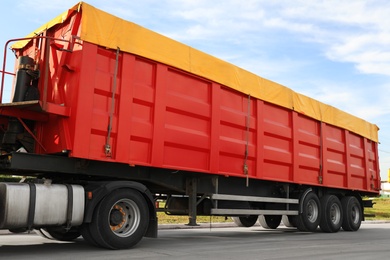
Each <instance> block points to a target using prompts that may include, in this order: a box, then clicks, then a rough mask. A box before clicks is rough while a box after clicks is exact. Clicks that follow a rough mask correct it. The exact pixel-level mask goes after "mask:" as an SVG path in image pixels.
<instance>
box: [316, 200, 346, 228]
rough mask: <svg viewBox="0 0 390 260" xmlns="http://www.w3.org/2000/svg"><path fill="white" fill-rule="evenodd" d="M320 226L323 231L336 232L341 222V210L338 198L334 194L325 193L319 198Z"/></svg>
mask: <svg viewBox="0 0 390 260" xmlns="http://www.w3.org/2000/svg"><path fill="white" fill-rule="evenodd" d="M321 209H322V210H321V211H322V215H321V221H320V228H321V230H322V231H323V232H328V233H334V232H338V231H339V230H340V228H341V225H342V223H343V210H342V206H341V202H340V200H339V198H337V197H336V196H335V195H325V196H323V197H322V198H321Z"/></svg>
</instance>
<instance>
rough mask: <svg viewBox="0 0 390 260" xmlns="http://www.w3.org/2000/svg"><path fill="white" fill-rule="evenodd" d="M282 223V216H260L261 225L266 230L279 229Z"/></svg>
mask: <svg viewBox="0 0 390 260" xmlns="http://www.w3.org/2000/svg"><path fill="white" fill-rule="evenodd" d="M281 221H282V216H281V215H260V217H259V223H260V225H261V226H262V227H263V228H266V229H277V228H278V227H279V225H280V222H281Z"/></svg>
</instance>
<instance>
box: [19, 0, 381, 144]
mask: <svg viewBox="0 0 390 260" xmlns="http://www.w3.org/2000/svg"><path fill="white" fill-rule="evenodd" d="M72 11H81V12H82V21H81V26H82V27H81V35H80V38H81V40H83V41H87V42H91V43H94V44H97V45H100V46H105V47H107V48H112V49H117V48H118V47H119V48H120V50H121V51H124V52H129V53H133V54H137V55H139V56H143V57H146V58H149V59H152V60H156V61H159V62H162V63H165V64H167V65H171V66H173V67H176V68H179V69H182V70H185V71H188V72H191V73H194V74H196V75H199V76H201V77H204V78H207V79H210V80H213V81H215V82H218V83H220V84H222V85H225V86H227V87H230V88H233V89H236V90H238V91H240V92H242V93H245V94H247V95H250V96H252V97H256V98H258V99H261V100H264V101H267V102H270V103H273V104H276V105H280V106H283V107H285V108H288V109H291V110H295V111H297V112H299V113H302V114H305V115H307V116H309V117H312V118H315V119H317V120H319V121H322V122H325V123H328V124H331V125H335V126H338V127H342V128H344V129H347V130H349V131H351V132H354V133H357V134H359V135H362V136H364V137H366V138H369V139H371V140H373V141H376V142H377V141H378V130H379V128H378V127H377V126H376V125H374V124H370V123H368V122H367V121H364V120H363V119H360V118H358V117H355V116H353V115H350V114H348V113H346V112H343V111H341V110H339V109H336V108H334V107H332V106H329V105H326V104H324V103H321V102H319V101H316V100H314V99H312V98H309V97H307V96H304V95H302V94H299V93H296V92H294V91H292V90H291V89H289V88H287V87H285V86H282V85H280V84H277V83H275V82H272V81H269V80H267V79H264V78H262V77H259V76H257V75H255V74H253V73H250V72H248V71H246V70H243V69H241V68H239V67H237V66H235V65H232V64H230V63H228V62H225V61H222V60H220V59H218V58H215V57H213V56H211V55H208V54H206V53H204V52H201V51H198V50H196V49H194V48H191V47H189V46H187V45H185V44H182V43H179V42H177V41H174V40H172V39H170V38H167V37H165V36H163V35H160V34H158V33H155V32H153V31H150V30H148V29H146V28H143V27H141V26H139V25H137V24H134V23H132V22H128V21H125V20H123V19H120V18H118V17H115V16H113V15H111V14H108V13H106V12H104V11H101V10H99V9H97V8H95V7H93V6H91V5H89V4H87V3H84V2H80V3H79V4H77V5H76V6H74V7H73V8H71V9H69V10H68V11H67V12H65V13H63V14H61V15H59V16H58V17H56V18H55V19H53V20H52V21H50V22H49V23H47V24H45V25H44V26H42V27H40V28H39V29H38V30H36V31H35V32H34V33H32V34H30V36H34V35H36V33H39V32H41V31H43V30H47V29H48V28H50V27H52V26H54V25H56V24H58V23H62V22H63V21H64V20H66V18H67V17H68V15H69V14H70V13H71V12H72ZM25 44H26V42H18V43H16V44H14V45H13V46H12V48H14V49H19V48H23V47H24V46H25Z"/></svg>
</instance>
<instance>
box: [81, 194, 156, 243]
mask: <svg viewBox="0 0 390 260" xmlns="http://www.w3.org/2000/svg"><path fill="white" fill-rule="evenodd" d="M148 224H149V210H148V206H147V204H146V201H145V199H144V198H143V197H142V195H141V194H140V193H139V192H138V191H135V190H131V189H119V190H116V191H113V192H112V193H111V194H109V195H108V196H107V197H105V198H104V199H103V200H102V201H101V202H100V203H99V204H98V206H97V207H96V209H95V211H94V215H93V219H92V222H91V223H90V224H89V225H88V229H89V232H90V234H88V235H91V237H90V238H89V239H91V238H92V237H93V240H94V242H96V244H98V245H99V246H100V247H104V248H108V249H125V248H130V247H133V246H134V245H136V244H137V243H138V242H140V241H141V239H142V238H143V236H144V235H145V233H146V231H147V228H148Z"/></svg>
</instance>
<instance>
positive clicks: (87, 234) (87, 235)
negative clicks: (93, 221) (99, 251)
mask: <svg viewBox="0 0 390 260" xmlns="http://www.w3.org/2000/svg"><path fill="white" fill-rule="evenodd" d="M80 233H81V236H82V237H83V238H84V240H85V241H86V242H87V243H88V244H90V245H92V246H96V247H99V245H98V243H96V241H95V239H94V238H93V236H92V235H91V231H90V227H89V223H84V224H83V225H82V226H81V227H80Z"/></svg>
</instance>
